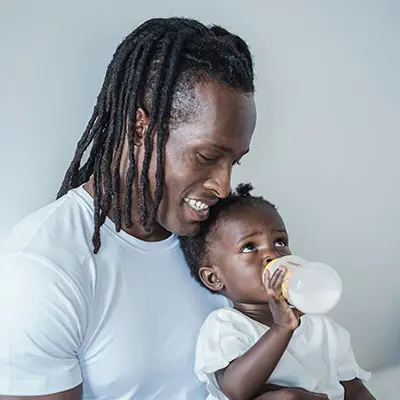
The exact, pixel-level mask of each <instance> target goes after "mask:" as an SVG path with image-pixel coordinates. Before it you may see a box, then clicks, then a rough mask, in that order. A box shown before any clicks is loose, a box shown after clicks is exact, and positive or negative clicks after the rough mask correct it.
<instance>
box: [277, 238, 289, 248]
mask: <svg viewBox="0 0 400 400" xmlns="http://www.w3.org/2000/svg"><path fill="white" fill-rule="evenodd" d="M274 244H275V247H286V246H287V243H286V241H285V240H283V239H278V240H275V243H274Z"/></svg>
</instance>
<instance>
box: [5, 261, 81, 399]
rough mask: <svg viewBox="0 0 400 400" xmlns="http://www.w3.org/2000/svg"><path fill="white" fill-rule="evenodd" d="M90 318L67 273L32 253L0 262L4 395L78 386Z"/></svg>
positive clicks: (42, 391)
mask: <svg viewBox="0 0 400 400" xmlns="http://www.w3.org/2000/svg"><path fill="white" fill-rule="evenodd" d="M86 316H87V311H86V307H85V301H84V298H83V296H81V294H80V292H79V290H78V288H77V286H76V285H75V284H74V282H73V280H71V279H70V278H69V277H68V275H67V274H66V273H65V271H64V270H61V269H60V268H57V266H55V265H52V264H51V263H49V262H47V261H46V260H42V259H40V258H37V257H35V256H31V255H24V254H18V255H11V256H6V257H3V258H0V321H1V329H0V377H1V379H0V394H4V395H10V396H13V395H14V396H25V395H31V396H35V395H36V396H38V395H45V394H51V393H58V392H61V391H65V390H68V389H71V388H73V387H75V386H78V385H79V384H80V383H81V382H82V374H81V368H80V365H79V362H78V352H79V346H80V343H81V341H82V337H83V333H84V329H85V323H86V321H85V319H86Z"/></svg>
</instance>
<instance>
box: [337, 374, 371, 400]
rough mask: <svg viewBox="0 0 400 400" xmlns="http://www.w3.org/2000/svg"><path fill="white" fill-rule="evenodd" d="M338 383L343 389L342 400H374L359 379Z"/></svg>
mask: <svg viewBox="0 0 400 400" xmlns="http://www.w3.org/2000/svg"><path fill="white" fill-rule="evenodd" d="M340 383H341V384H342V385H343V387H344V392H345V396H344V400H376V398H375V397H374V396H373V395H372V394H371V393H370V391H369V390H368V389H367V388H366V387H365V386H364V384H363V383H362V381H361V380H360V379H353V380H351V381H347V382H340Z"/></svg>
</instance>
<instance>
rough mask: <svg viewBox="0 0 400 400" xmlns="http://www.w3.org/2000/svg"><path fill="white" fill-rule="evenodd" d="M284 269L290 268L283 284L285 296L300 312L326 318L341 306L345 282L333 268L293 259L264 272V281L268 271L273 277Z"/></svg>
mask: <svg viewBox="0 0 400 400" xmlns="http://www.w3.org/2000/svg"><path fill="white" fill-rule="evenodd" d="M280 266H284V267H286V268H287V273H286V275H285V278H284V281H283V283H282V295H283V297H284V298H285V300H286V301H287V302H288V303H289V304H290V305H291V306H293V307H295V308H297V309H298V310H299V311H301V312H303V313H305V314H325V313H327V312H329V311H330V310H332V309H333V308H334V307H335V306H336V305H337V303H338V302H339V300H340V297H341V295H342V281H341V279H340V277H339V275H338V273H337V272H336V271H335V270H334V269H333V268H331V267H329V266H328V265H326V264H322V263H319V262H310V261H306V260H304V259H302V258H300V257H298V256H292V255H290V256H285V257H282V258H276V259H275V260H272V261H271V262H270V263H268V264H267V265H266V267H265V269H264V273H263V280H264V275H265V271H266V270H267V269H268V270H269V271H270V276H272V275H273V273H274V272H275V271H276V270H277V269H278V267H280Z"/></svg>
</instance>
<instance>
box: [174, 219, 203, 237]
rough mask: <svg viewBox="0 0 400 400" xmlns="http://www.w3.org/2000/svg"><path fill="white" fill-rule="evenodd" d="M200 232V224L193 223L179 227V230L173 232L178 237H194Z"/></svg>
mask: <svg viewBox="0 0 400 400" xmlns="http://www.w3.org/2000/svg"><path fill="white" fill-rule="evenodd" d="M199 232H200V222H193V223H191V224H187V223H186V224H185V225H181V226H180V228H179V229H177V230H176V232H174V233H175V234H176V235H178V236H195V235H197V234H198V233H199Z"/></svg>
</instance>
